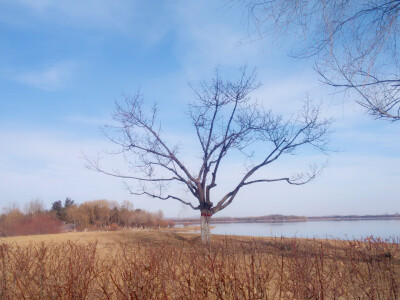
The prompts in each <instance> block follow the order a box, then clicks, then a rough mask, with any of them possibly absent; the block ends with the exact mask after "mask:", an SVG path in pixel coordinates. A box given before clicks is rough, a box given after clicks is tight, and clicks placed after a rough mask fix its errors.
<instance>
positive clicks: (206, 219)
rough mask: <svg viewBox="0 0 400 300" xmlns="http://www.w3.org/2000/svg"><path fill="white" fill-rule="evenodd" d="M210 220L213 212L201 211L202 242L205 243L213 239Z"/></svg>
mask: <svg viewBox="0 0 400 300" xmlns="http://www.w3.org/2000/svg"><path fill="white" fill-rule="evenodd" d="M210 220H211V214H207V213H201V217H200V223H201V242H202V243H203V244H209V243H210V241H211V236H210Z"/></svg>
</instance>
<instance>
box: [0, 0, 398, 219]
mask: <svg viewBox="0 0 400 300" xmlns="http://www.w3.org/2000/svg"><path fill="white" fill-rule="evenodd" d="M229 3H230V2H229V1H157V2H153V1H151V2H150V1H127V0H126V1H125V0H114V1H106V0H87V1H75V0H70V1H51V0H0V53H1V55H0V206H6V205H9V204H10V203H12V202H18V203H19V204H20V205H21V206H23V204H24V203H26V202H27V201H30V200H33V199H41V200H43V202H44V203H45V204H46V205H47V206H48V207H49V206H50V204H51V203H52V202H54V201H56V200H59V199H60V200H63V199H65V198H66V197H71V198H72V199H75V200H76V201H77V202H83V201H86V200H93V199H104V198H106V199H109V200H117V201H122V200H125V199H130V200H132V201H133V203H134V205H135V207H137V208H144V209H147V210H150V211H156V210H158V209H162V210H163V211H164V212H165V214H166V215H167V216H170V217H175V216H177V215H179V214H181V213H182V214H184V215H186V216H192V215H196V213H193V212H191V211H189V210H188V209H183V208H182V206H181V205H180V204H178V203H175V202H162V201H158V200H152V199H145V198H138V197H134V196H131V195H129V194H128V192H127V191H126V190H124V187H123V184H122V183H121V181H119V180H117V179H114V178H109V177H106V176H103V175H101V174H97V173H93V172H90V171H88V170H86V169H85V167H84V164H85V162H84V160H83V159H82V153H86V154H87V155H96V154H97V153H98V152H99V151H102V150H105V149H110V148H112V145H110V144H109V143H108V142H107V140H106V139H105V138H104V137H103V136H102V135H101V134H100V130H99V127H100V126H101V125H102V124H105V123H107V122H110V119H111V114H112V112H113V109H114V101H115V100H121V99H122V96H123V94H128V95H129V94H134V93H135V92H136V91H137V90H138V89H139V88H140V89H141V91H142V93H143V94H144V96H145V99H146V102H148V103H149V104H151V103H152V102H154V101H157V102H158V104H159V107H160V118H161V121H162V123H163V126H164V130H165V132H166V134H168V135H169V136H170V137H171V140H176V139H177V137H179V138H180V139H181V140H182V143H183V145H185V146H186V151H185V150H184V151H183V154H182V155H183V157H184V159H186V160H190V159H191V157H193V155H194V156H196V155H197V154H198V152H196V150H195V147H193V146H192V145H191V141H192V138H193V136H192V135H191V134H192V131H191V129H190V127H188V126H187V124H188V123H187V120H186V115H185V111H186V109H187V106H186V105H187V103H188V102H190V101H191V100H192V99H193V92H192V91H191V89H190V88H189V86H188V82H191V83H194V84H196V83H197V82H199V81H200V80H203V79H209V78H210V77H211V76H212V75H213V69H214V68H215V67H216V66H220V68H221V69H222V70H223V72H224V73H225V74H227V75H228V77H229V74H230V73H234V72H236V71H237V70H238V68H239V67H241V66H243V65H244V64H247V65H248V66H250V67H256V68H257V73H258V79H259V80H260V81H261V82H262V83H263V86H262V87H261V88H260V89H259V90H257V91H256V92H255V93H254V97H255V98H257V100H258V101H260V102H262V103H263V104H264V105H265V106H266V107H270V108H271V109H273V110H274V111H275V112H277V113H282V114H284V115H290V114H291V113H292V112H293V109H295V108H299V107H300V106H301V100H302V99H304V98H305V97H306V95H307V94H308V95H309V97H311V98H313V99H314V100H316V101H317V102H319V101H321V102H322V103H323V107H324V114H326V115H327V116H332V117H334V118H335V122H334V124H333V126H332V129H333V131H334V132H333V133H332V135H331V142H330V147H331V148H332V149H335V150H337V151H335V152H332V153H330V154H329V155H328V156H327V157H325V156H323V155H320V154H317V155H315V156H310V155H303V156H299V157H294V158H293V157H290V158H288V159H287V160H284V161H282V162H281V163H280V164H277V165H276V166H272V167H271V169H270V170H268V172H271V174H277V175H279V174H292V173H293V172H295V171H298V170H300V169H301V168H302V167H303V166H304V164H308V162H309V161H314V160H326V159H329V165H328V167H327V168H326V169H325V171H324V172H323V174H322V175H321V176H320V177H319V178H317V179H316V180H315V181H314V182H312V183H310V184H308V185H306V186H300V187H296V186H289V185H285V184H280V183H278V184H266V185H258V186H254V187H251V188H250V187H249V188H247V189H246V190H243V191H242V192H241V193H240V194H239V196H238V198H237V199H236V200H235V202H234V203H233V204H232V205H231V206H230V207H228V208H227V209H225V210H224V211H222V212H221V213H219V215H221V216H223V215H225V216H245V215H253V216H254V215H266V214H272V213H282V214H297V215H330V214H374V213H395V212H400V201H399V200H400V196H399V194H400V185H399V184H398V183H399V182H400V172H399V170H400V158H399V155H398V153H400V152H399V151H400V127H399V126H400V123H394V124H390V123H386V122H383V121H375V120H372V119H371V118H370V117H369V116H367V115H366V113H365V112H364V111H363V110H362V109H361V108H360V107H359V106H358V105H357V104H355V103H354V101H352V97H351V95H347V96H346V95H343V94H339V95H333V91H332V90H331V89H330V88H328V87H326V86H323V85H321V84H320V83H319V82H318V78H317V76H316V74H315V73H314V72H313V70H312V63H313V62H312V61H310V60H301V61H296V60H293V59H292V58H290V57H289V56H288V55H287V53H288V51H289V45H290V37H287V38H286V39H285V40H286V41H289V43H285V42H282V41H278V42H276V41H274V40H273V39H272V38H271V39H269V38H263V39H262V40H259V39H257V35H256V33H255V32H254V31H253V29H252V27H251V26H249V24H248V22H247V20H246V18H245V15H244V14H243V12H242V11H241V8H240V7H239V6H233V7H232V6H231V5H230V4H229ZM109 163H110V164H113V165H115V166H121V168H123V165H122V163H121V162H120V161H119V160H118V159H116V160H115V161H113V160H110V161H109ZM240 167H241V162H240V161H231V162H230V163H228V164H227V165H226V166H225V169H224V170H223V171H224V172H225V173H224V176H223V178H224V180H223V182H222V183H221V188H222V189H223V188H224V186H229V183H230V182H233V181H234V180H235V178H234V176H233V175H232V173H235V172H232V171H233V170H237V169H238V168H240ZM177 193H180V191H177ZM181 193H182V192H181ZM182 196H184V194H182Z"/></svg>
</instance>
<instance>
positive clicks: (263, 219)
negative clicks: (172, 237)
mask: <svg viewBox="0 0 400 300" xmlns="http://www.w3.org/2000/svg"><path fill="white" fill-rule="evenodd" d="M395 219H400V214H398V213H396V214H391V215H389V214H385V215H362V216H358V215H347V216H339V215H334V216H320V217H305V216H294V215H289V216H285V215H279V214H274V215H268V216H259V217H241V218H232V217H220V218H214V217H213V218H212V219H211V222H212V223H214V224H218V223H275V222H276V223H280V222H305V221H356V220H395ZM172 221H174V222H175V223H176V224H184V225H186V224H187V225H189V224H197V223H199V222H200V220H199V219H198V218H186V219H173V220H172Z"/></svg>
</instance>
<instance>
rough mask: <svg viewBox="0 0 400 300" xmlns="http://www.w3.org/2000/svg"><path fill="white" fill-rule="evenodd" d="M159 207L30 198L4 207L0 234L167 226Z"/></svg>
mask: <svg viewBox="0 0 400 300" xmlns="http://www.w3.org/2000/svg"><path fill="white" fill-rule="evenodd" d="M167 226H173V222H172V221H168V220H165V219H164V215H163V213H162V212H161V211H159V212H157V213H150V212H147V211H144V210H141V209H134V207H133V204H132V203H131V202H129V201H124V202H123V203H122V205H120V204H119V203H118V202H116V201H109V200H94V201H86V202H83V203H82V204H79V205H78V204H75V202H74V200H71V199H70V198H67V199H65V201H64V203H63V202H62V201H60V200H59V201H55V202H53V204H52V207H51V209H50V210H46V209H45V208H44V205H43V202H42V201H40V200H34V201H31V202H29V203H27V204H26V205H25V206H24V208H23V209H22V210H21V209H20V208H19V207H18V206H16V205H14V206H12V207H8V208H4V209H3V213H2V214H1V215H0V236H14V235H31V234H47V233H59V232H62V231H66V230H78V231H81V230H87V229H88V230H117V229H118V228H122V227H125V228H127V227H129V228H132V227H141V228H145V227H167Z"/></svg>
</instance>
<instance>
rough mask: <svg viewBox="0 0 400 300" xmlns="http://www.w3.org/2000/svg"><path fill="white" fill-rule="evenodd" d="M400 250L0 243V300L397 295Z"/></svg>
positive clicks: (172, 237)
mask: <svg viewBox="0 0 400 300" xmlns="http://www.w3.org/2000/svg"><path fill="white" fill-rule="evenodd" d="M399 258H400V247H399V244H396V243H388V242H383V241H381V240H377V239H375V240H374V239H367V240H364V241H332V240H330V241H328V240H301V239H284V238H249V237H224V236H213V239H212V244H211V245H210V246H209V247H205V246H203V245H202V244H201V243H200V241H199V235H197V234H190V233H179V232H177V231H176V230H162V231H161V230H158V231H157V230H148V231H140V230H135V231H116V232H78V233H65V234H54V235H37V236H24V237H11V238H2V239H0V299H24V298H25V299H399V297H400V295H399V290H398V289H399V281H400V274H399V272H400V261H399Z"/></svg>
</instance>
